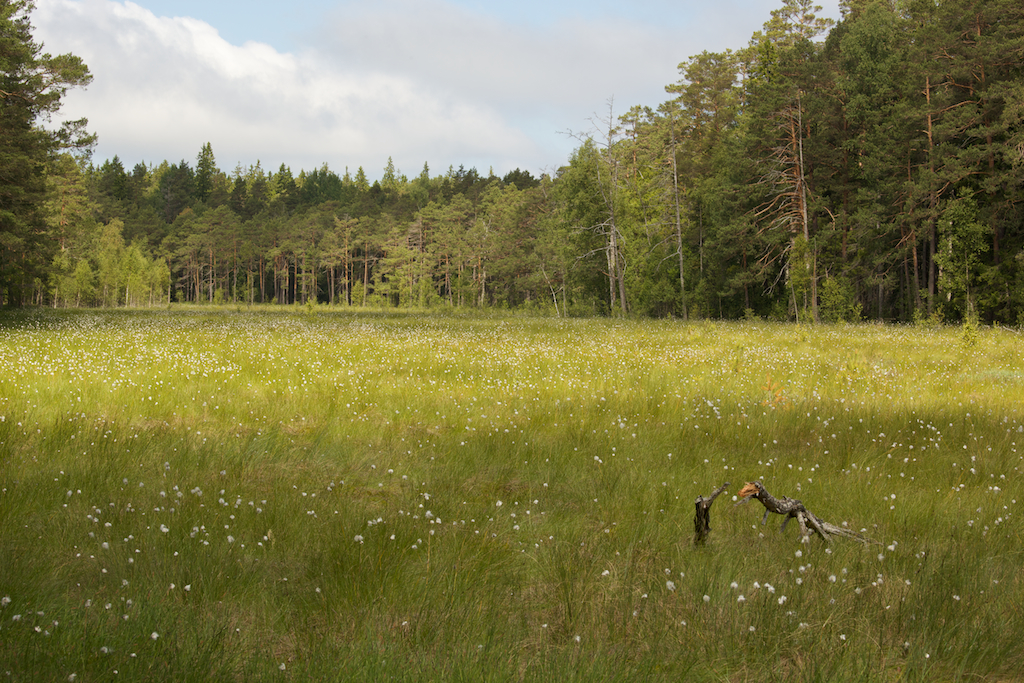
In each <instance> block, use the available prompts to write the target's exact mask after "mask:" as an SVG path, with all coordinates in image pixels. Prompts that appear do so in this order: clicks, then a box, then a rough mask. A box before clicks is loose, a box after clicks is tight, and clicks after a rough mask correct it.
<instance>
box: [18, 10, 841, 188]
mask: <svg viewBox="0 0 1024 683" xmlns="http://www.w3.org/2000/svg"><path fill="white" fill-rule="evenodd" d="M219 1H222V2H223V3H224V5H225V7H219V6H218V9H217V12H215V13H214V14H211V15H209V16H211V17H213V16H216V17H230V16H232V11H230V10H231V9H232V8H233V9H234V11H235V12H238V11H245V12H249V13H250V15H249V16H248V24H247V25H251V24H254V22H255V21H256V19H255V18H254V17H255V15H253V14H252V13H259V12H260V2H259V1H257V0H249V2H251V3H253V4H252V5H251V6H250V5H249V4H248V3H243V2H240V1H239V0H219ZM139 2H155V0H139ZM311 2H312V4H313V5H314V6H316V7H318V8H321V9H320V11H321V12H323V13H322V14H321V17H322V20H321V22H320V24H319V26H318V27H317V28H310V29H308V30H307V31H306V32H305V34H304V35H303V34H302V33H301V32H300V33H296V32H295V31H294V30H293V31H291V32H290V34H289V35H290V36H292V38H290V40H294V41H295V42H294V43H293V44H300V43H301V44H302V45H303V47H302V48H301V49H299V50H294V51H292V52H285V51H282V50H280V49H278V48H275V47H272V46H270V45H267V44H264V43H258V42H245V43H243V44H241V45H235V44H232V43H230V42H228V41H227V40H225V39H224V38H222V37H221V35H220V34H219V33H218V31H217V29H216V28H215V27H213V26H211V25H210V24H208V23H206V22H203V21H200V20H197V19H190V18H167V17H160V16H157V15H156V14H154V13H153V12H151V11H149V10H148V9H145V8H143V7H141V6H140V5H138V4H135V3H133V2H127V1H115V0H38V7H37V10H36V12H35V13H34V14H33V23H34V25H35V26H36V37H37V39H39V40H43V41H44V42H45V43H46V48H47V50H49V51H51V52H54V53H62V52H73V53H74V54H77V55H79V56H81V57H82V58H83V59H84V60H85V62H86V63H87V64H88V65H89V67H90V69H91V71H92V73H93V74H94V77H95V80H94V82H93V84H92V85H91V86H90V87H89V88H88V89H87V90H84V91H81V90H79V91H74V92H72V93H71V94H69V95H68V97H67V99H66V101H65V107H64V113H65V115H66V116H67V117H68V118H78V117H81V116H86V117H88V118H89V120H90V128H91V129H92V130H93V131H95V132H97V133H98V134H99V137H100V142H99V146H98V150H97V156H98V158H99V159H103V158H108V157H112V156H113V155H114V154H117V155H119V156H120V157H121V158H122V160H124V162H125V163H126V164H128V165H131V164H134V163H135V162H137V161H140V160H146V161H148V162H151V163H152V162H159V161H162V160H164V159H167V160H168V161H172V162H173V161H176V160H179V159H182V158H184V159H186V160H189V161H191V160H193V159H194V158H195V156H196V154H197V153H198V151H199V149H200V147H201V146H202V144H203V143H204V142H207V141H209V142H211V143H212V145H213V149H214V153H215V154H216V155H217V159H218V162H219V164H220V165H221V167H222V168H224V169H225V170H228V171H230V170H232V169H233V168H234V165H235V163H236V162H241V163H243V165H248V164H252V163H255V162H256V161H257V159H259V160H261V161H262V162H263V164H264V166H265V167H268V168H271V169H273V168H276V166H277V165H278V164H279V163H281V162H284V163H287V164H288V165H290V166H291V167H292V169H293V170H295V171H297V170H298V169H302V168H305V169H312V168H314V167H317V166H319V165H320V164H321V163H323V162H325V161H326V162H328V163H329V164H330V165H331V167H332V168H334V169H335V170H337V171H339V172H340V171H341V170H342V169H343V168H344V167H345V166H348V167H349V168H350V169H352V170H354V169H355V167H357V166H360V165H361V166H364V168H365V170H366V172H367V174H368V175H369V176H370V177H379V175H380V172H381V169H383V167H384V164H385V163H386V161H387V158H388V156H392V157H394V161H395V163H396V165H397V166H398V167H399V168H400V169H401V170H402V171H403V172H405V173H406V174H408V175H415V174H417V173H418V172H419V169H420V168H421V167H422V164H423V162H424V161H426V162H428V163H430V165H431V167H432V168H433V170H434V172H435V173H437V172H439V171H442V170H443V169H444V168H446V167H447V166H448V164H455V165H459V164H465V165H466V166H467V167H469V166H476V167H477V168H478V169H479V170H480V171H481V172H486V171H487V169H488V167H489V166H493V167H494V169H495V171H496V172H498V173H499V174H501V173H504V172H506V171H508V170H511V169H512V168H515V167H520V168H524V169H527V170H530V171H531V172H535V173H536V172H539V171H542V170H545V169H550V168H552V167H555V166H558V165H560V164H562V163H564V162H565V161H566V159H567V158H568V154H569V152H570V151H571V149H572V147H574V146H575V143H574V141H573V140H571V139H569V138H567V137H566V136H563V135H559V134H558V131H564V130H568V129H574V130H580V129H587V128H588V127H589V125H590V124H589V123H588V119H589V118H590V117H593V116H595V115H596V116H598V117H601V116H604V115H606V114H607V106H606V102H607V100H608V99H609V98H612V97H614V101H615V113H616V114H621V113H624V112H625V111H626V110H627V109H629V108H630V107H631V106H633V105H635V104H645V105H649V106H656V105H657V104H659V103H660V102H662V101H663V100H664V99H665V98H666V95H665V92H664V86H665V85H667V84H669V83H672V82H674V81H676V80H677V79H678V71H677V65H678V64H679V62H681V61H684V60H685V59H687V58H688V57H689V56H691V55H694V54H697V53H699V52H701V51H702V50H705V49H706V50H724V49H726V48H739V47H743V46H744V45H745V44H746V41H747V39H748V38H749V36H750V34H751V33H752V32H753V31H754V30H757V29H758V28H760V26H761V24H762V23H763V22H764V21H765V20H766V19H768V17H769V14H770V10H771V9H772V7H774V6H776V5H777V4H781V0H778V2H776V1H775V0H722V1H721V2H719V3H717V4H715V3H696V2H686V1H685V0H673V1H672V2H665V0H643V1H639V0H638V2H637V3H635V4H619V3H614V4H613V3H610V2H604V3H601V2H598V3H597V4H596V5H595V4H593V2H587V3H584V2H576V1H575V0H574V1H572V2H564V3H561V4H559V3H553V4H552V3H550V0H544V2H537V1H535V0H524V2H525V4H524V5H502V6H500V8H499V7H497V6H492V5H491V4H490V3H482V2H470V3H468V4H470V5H472V6H474V9H469V8H468V7H467V0H378V1H375V2H362V1H357V0H343V1H338V2H335V3H334V5H333V7H334V9H333V10H327V9H324V5H325V3H327V2H328V0H311ZM834 2H835V0H830V3H829V4H834ZM156 4H157V5H160V6H165V5H168V4H169V3H164V4H163V5H161V4H160V3H156ZM308 10H309V8H307V13H308ZM211 11H212V10H211ZM497 11H500V12H502V13H503V15H502V16H501V17H500V18H499V17H498V16H497V15H495V14H493V12H497ZM828 13H829V12H826V14H828ZM268 15H269V16H271V17H273V16H274V14H273V13H272V12H271V13H268ZM278 15H280V11H278ZM211 20H214V21H221V20H222V19H211ZM223 21H228V19H223ZM243 23H245V22H243ZM255 28H256V27H255V26H254V27H253V30H255ZM261 28H262V29H263V30H262V31H261V32H260V33H261V34H262V35H273V34H274V33H275V32H274V31H273V30H272V29H267V28H266V27H263V26H262V25H261Z"/></svg>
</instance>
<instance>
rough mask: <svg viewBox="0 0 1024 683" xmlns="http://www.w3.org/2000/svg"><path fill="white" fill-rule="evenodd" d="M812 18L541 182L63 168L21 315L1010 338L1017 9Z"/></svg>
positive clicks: (705, 75) (782, 15)
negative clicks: (756, 320) (727, 325)
mask: <svg viewBox="0 0 1024 683" xmlns="http://www.w3.org/2000/svg"><path fill="white" fill-rule="evenodd" d="M816 11H820V8H815V7H813V6H812V5H811V4H810V3H809V2H807V1H806V0H786V2H785V3H784V4H783V6H782V7H780V8H779V9H778V10H776V11H774V12H773V13H772V16H771V18H770V20H769V21H768V22H766V23H765V25H764V30H763V31H761V32H758V33H757V34H755V35H754V36H753V37H752V39H751V41H750V43H749V44H748V45H747V46H746V47H744V48H743V49H739V50H735V51H733V50H727V51H725V52H721V53H703V54H701V55H697V56H694V57H692V58H690V59H689V60H687V61H686V62H684V63H682V64H680V80H679V81H678V82H677V83H674V84H671V85H669V86H667V87H666V91H667V95H668V99H666V101H665V102H663V103H662V104H661V105H660V106H659V107H657V108H656V109H652V108H649V107H632V108H631V109H629V110H627V111H625V112H621V111H616V109H615V106H614V103H611V102H610V103H609V105H608V109H607V111H606V112H605V113H604V114H603V115H601V116H598V117H597V118H596V119H595V122H594V124H595V125H594V128H593V129H592V130H591V131H590V132H588V133H586V134H583V135H580V136H578V140H579V143H580V144H579V146H578V147H577V149H576V150H575V152H574V153H573V155H572V156H571V158H570V159H569V160H568V163H567V164H566V165H565V166H564V167H562V168H561V169H559V170H558V172H557V173H554V174H553V175H551V176H548V175H545V176H542V177H540V178H535V177H534V176H533V175H532V174H530V173H529V172H526V171H520V170H516V171H513V172H512V173H509V174H507V175H506V176H504V177H502V178H499V177H496V176H494V175H493V174H488V175H487V176H486V177H485V176H482V175H481V174H479V173H478V172H477V171H476V170H475V169H470V170H468V171H467V170H465V169H463V168H459V169H454V168H450V169H449V170H448V171H447V172H446V173H444V174H442V175H435V176H432V175H431V173H430V169H429V168H428V167H427V166H426V165H424V168H423V170H422V172H421V173H420V174H419V175H417V176H415V177H411V178H410V177H408V176H406V175H404V174H402V173H401V172H400V171H399V170H397V169H395V168H394V166H393V164H391V163H390V160H389V163H388V165H387V167H386V168H385V169H384V172H383V176H382V177H381V179H380V180H379V181H375V182H373V183H370V182H368V181H367V177H366V174H365V173H364V172H363V170H362V169H359V170H358V171H357V172H356V173H355V174H354V175H353V174H350V173H349V172H348V171H346V172H344V173H343V174H342V175H340V176H339V175H338V174H337V173H336V172H334V171H333V170H332V169H330V168H329V167H328V166H327V165H324V166H323V167H321V168H319V169H314V170H312V171H302V172H299V173H298V174H296V175H293V173H292V171H291V169H289V168H287V167H285V166H281V167H279V168H278V170H277V171H275V172H268V171H265V170H264V169H263V168H262V167H261V166H260V165H259V164H257V165H256V166H255V167H251V168H247V169H243V168H236V169H234V171H233V172H231V173H230V174H228V173H225V172H224V171H222V170H220V169H219V168H218V167H217V163H216V160H215V158H214V154H213V150H212V149H211V147H210V145H208V144H207V145H205V146H203V148H202V150H201V151H200V152H199V154H198V155H197V157H196V158H195V159H194V160H193V161H182V162H180V163H177V164H169V163H167V162H163V163H161V164H159V165H157V166H151V165H146V164H142V163H140V164H136V165H135V166H134V167H133V168H132V169H131V170H128V169H126V168H125V167H124V166H123V165H122V163H121V161H120V160H119V159H117V158H115V159H113V160H110V161H107V162H104V163H103V164H102V165H99V166H96V165H88V164H84V163H82V162H76V161H75V160H74V159H73V158H71V157H68V156H56V157H52V158H51V161H50V162H49V163H48V174H47V179H48V183H49V188H50V193H49V199H48V202H47V204H46V213H47V228H46V229H47V235H48V237H49V238H50V239H47V240H43V241H41V242H40V243H39V244H37V245H36V247H35V250H34V251H33V252H32V253H30V254H29V253H23V254H20V256H21V259H22V260H21V262H22V263H23V264H24V265H23V267H21V268H20V270H18V271H17V272H19V273H20V280H19V279H17V278H14V280H12V279H11V278H10V277H9V278H8V281H7V282H6V285H7V286H6V292H7V302H9V303H19V302H22V303H29V302H34V303H46V304H50V305H56V306H82V305H107V306H117V305H131V306H135V305H151V304H158V303H165V302H167V301H189V302H209V301H213V302H229V301H233V302H245V303H270V302H273V303H278V304H294V303H308V302H314V301H318V302H322V303H331V304H335V305H347V306H365V305H373V306H408V307H435V306H448V307H503V308H521V307H526V308H532V309H537V310H547V311H550V312H552V313H557V314H559V315H567V314H613V315H622V314H631V315H649V316H667V315H672V316H679V317H684V318H687V317H742V316H745V315H760V316H770V317H775V318H780V319H793V318H796V319H799V320H819V319H825V320H846V319H858V318H860V317H868V318H873V319H882V320H905V321H909V320H914V319H918V318H922V317H928V316H937V317H939V316H941V317H945V318H947V319H961V318H964V317H970V316H979V317H980V318H981V319H983V320H985V321H990V322H998V323H1003V324H1020V323H1021V322H1022V321H1024V215H1022V199H1024V127H1022V118H1024V8H1022V7H1021V6H1020V3H1019V2H1014V1H1011V0H985V1H984V2H981V1H971V0H941V1H938V2H936V1H934V0H907V1H905V2H889V1H880V0H867V1H864V0H854V1H852V2H848V3H847V4H846V5H845V6H844V7H843V19H842V21H841V22H839V23H838V24H836V25H834V26H833V25H831V24H830V22H827V21H823V20H820V19H818V18H816V17H815V12H816ZM11 251H12V250H10V249H8V252H9V253H8V255H7V256H6V257H5V258H6V259H7V262H8V263H11V262H12V261H13V260H14V259H12V258H11V255H10V252H11ZM7 272H11V269H8V271H7ZM12 283H13V284H12ZM15 284H16V285H17V286H13V285H15Z"/></svg>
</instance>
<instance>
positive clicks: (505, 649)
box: [0, 308, 1024, 681]
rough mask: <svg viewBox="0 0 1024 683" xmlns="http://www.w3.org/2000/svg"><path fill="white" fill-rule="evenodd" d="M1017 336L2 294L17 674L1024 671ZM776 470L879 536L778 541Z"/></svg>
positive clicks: (1, 407)
mask: <svg viewBox="0 0 1024 683" xmlns="http://www.w3.org/2000/svg"><path fill="white" fill-rule="evenodd" d="M1022 349H1024V345H1022V339H1021V334H1020V332H1018V331H1016V330H1008V329H982V330H981V331H980V332H979V333H978V334H977V335H975V334H970V333H965V332H964V331H963V330H961V329H960V328H954V327H944V328H925V327H910V326H906V327H886V326H874V325H870V326H868V325H865V326H842V327H833V326H817V327H808V326H794V325H778V324H769V323H759V322H745V323H719V322H695V323H681V322H675V321H662V322H651V321H637V322H632V321H625V322H624V321H614V320H558V319H531V318H512V317H505V318H483V319H482V318H464V317H444V316H420V315H413V314H407V315H399V314H389V313H347V312H346V313H339V312H333V311H331V310H329V309H327V310H325V309H322V308H321V309H314V310H311V311H305V310H304V311H302V312H290V313H281V312H270V311H249V310H246V309H244V308H242V309H235V308H230V309H228V308H226V309H220V310H218V309H198V308H197V309H175V310H171V311H159V312H152V311H151V312H135V311H104V312H95V311H85V312H55V311H48V310H37V311H28V312H14V313H11V312H4V313H2V314H0V567H2V571H0V677H2V678H3V679H5V680H12V681H35V680H75V681H93V680H104V681H106V680H130V681H139V680H154V681H155V680H203V681H206V680H222V681H242V680H244V681H252V680H273V681H285V680H327V681H332V680H336V681H345V680H400V681H429V680H436V681H441V680H465V681H477V680H493V681H551V680H568V681H572V680H579V681H591V680H607V681H612V680H650V681H679V680H696V681H701V680H708V681H712V680H713V681H722V680H728V681H743V680H758V681H766V680H767V681H771V680H779V681H782V680H785V681H793V680H796V681H815V680H820V681H844V680H858V681H896V680H909V681H935V680H968V679H969V680H982V681H1008V680H1020V679H1022V678H1024V674H1022V672H1024V646H1022V645H1021V643H1020V639H1019V634H1020V633H1022V632H1024V608H1022V607H1021V605H1022V604H1024V574H1022V573H1021V570H1020V567H1021V566H1022V564H1024V549H1022V544H1021V540H1022V539H1021V535H1022V534H1021V524H1020V517H1019V507H1018V501H1019V500H1020V499H1021V497H1022V495H1024V485H1022V482H1021V474H1020V468H1021V465H1022V454H1021V451H1022V448H1024V415H1022V414H1021V413H1022V406H1024V354H1022V352H1021V351H1022ZM754 480H760V481H762V482H763V483H764V485H765V487H766V488H767V489H768V490H769V491H771V492H772V493H773V494H775V495H776V496H783V495H786V496H790V497H794V498H799V499H801V500H802V501H803V502H804V503H805V505H806V506H807V507H808V508H809V509H810V510H811V511H812V512H814V513H816V514H817V515H819V516H820V517H822V518H824V519H825V520H827V521H829V522H831V523H834V524H840V525H841V524H845V525H847V527H848V528H850V529H853V530H855V531H857V532H860V533H862V534H863V535H864V536H866V537H867V538H869V539H871V541H872V542H871V543H866V544H862V543H859V542H857V541H854V540H849V539H837V540H835V541H834V542H833V543H832V544H831V545H828V544H826V543H824V542H823V541H821V540H820V539H818V538H814V539H811V541H810V542H809V543H802V542H801V540H800V537H799V533H798V530H797V529H796V525H795V524H791V525H790V526H789V527H787V529H786V531H785V532H784V533H779V529H778V526H779V520H778V519H777V518H776V519H772V520H769V522H768V524H767V525H766V526H761V517H762V513H763V511H764V510H763V508H762V507H760V505H759V504H758V503H757V502H752V503H748V504H745V505H739V506H734V505H733V496H734V495H735V493H736V492H738V490H739V488H740V487H741V486H742V485H743V483H745V482H751V481H754ZM726 481H729V482H731V486H730V488H729V489H728V490H727V491H726V493H725V494H724V495H723V496H722V497H720V498H719V499H718V501H717V502H716V503H715V505H714V507H713V508H712V510H711V526H712V531H711V534H710V535H709V537H708V542H707V544H706V545H705V546H704V547H701V548H696V547H694V544H693V542H692V536H693V514H694V508H693V503H694V499H695V498H696V497H697V496H698V495H708V494H709V493H711V492H712V491H713V490H714V489H715V488H717V487H718V486H720V485H721V484H722V483H724V482H726Z"/></svg>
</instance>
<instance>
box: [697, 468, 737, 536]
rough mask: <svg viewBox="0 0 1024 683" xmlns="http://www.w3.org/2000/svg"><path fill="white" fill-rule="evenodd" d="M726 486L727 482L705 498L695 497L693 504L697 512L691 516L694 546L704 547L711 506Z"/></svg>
mask: <svg viewBox="0 0 1024 683" xmlns="http://www.w3.org/2000/svg"><path fill="white" fill-rule="evenodd" d="M728 485H729V482H725V483H724V484H722V485H721V486H719V487H718V488H717V489H715V492H714V493H712V494H711V495H710V496H708V497H707V498H705V497H704V496H697V500H696V503H695V504H696V507H697V511H696V512H695V513H694V515H693V543H694V545H704V542H705V541H706V540H707V537H708V533H709V532H710V531H711V504H712V503H714V502H715V498H718V496H719V495H720V494H721V493H722V491H724V490H725V488H726V487H727V486H728Z"/></svg>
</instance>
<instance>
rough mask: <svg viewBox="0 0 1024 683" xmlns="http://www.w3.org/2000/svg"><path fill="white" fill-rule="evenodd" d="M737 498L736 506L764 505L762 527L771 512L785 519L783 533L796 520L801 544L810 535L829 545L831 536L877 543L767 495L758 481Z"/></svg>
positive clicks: (796, 504)
mask: <svg viewBox="0 0 1024 683" xmlns="http://www.w3.org/2000/svg"><path fill="white" fill-rule="evenodd" d="M739 496H740V499H741V500H740V501H739V502H738V503H736V505H741V504H742V503H746V502H748V501H749V500H750V499H751V498H756V499H758V500H759V501H761V504H762V505H764V517H763V518H762V519H761V524H762V525H763V524H765V523H766V522H767V521H768V514H769V513H772V512H774V513H775V514H777V515H784V517H785V519H783V520H782V528H781V529H780V530H779V531H785V529H786V525H787V524H788V523H789V520H791V519H793V518H796V521H797V523H798V524H799V525H800V534H801V542H803V543H807V542H809V541H810V538H811V534H812V533H816V534H818V535H819V536H821V537H822V538H823V539H824V540H825V542H826V543H831V542H832V537H833V536H842V537H844V538H852V539H854V540H857V541H860V542H861V543H876V542H877V541H872V540H870V539H867V538H864V537H863V536H861V535H860V534H857V533H855V532H853V531H850V530H849V529H845V528H843V527H839V526H836V525H835V524H829V523H828V522H826V521H824V520H822V519H821V518H820V517H818V516H817V515H815V514H814V513H813V512H811V511H810V510H808V509H807V508H806V507H804V504H803V503H802V502H800V501H799V500H793V499H792V498H787V497H786V496H783V497H782V499H781V500H780V499H778V498H776V497H775V496H773V495H772V494H770V493H768V491H767V490H765V488H764V484H762V483H761V482H759V481H755V482H751V483H748V484H745V485H744V486H743V488H742V489H740V493H739ZM698 500H699V499H698Z"/></svg>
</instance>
